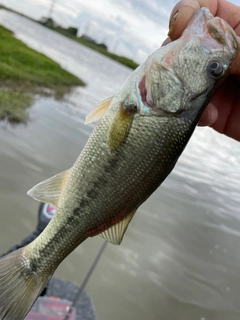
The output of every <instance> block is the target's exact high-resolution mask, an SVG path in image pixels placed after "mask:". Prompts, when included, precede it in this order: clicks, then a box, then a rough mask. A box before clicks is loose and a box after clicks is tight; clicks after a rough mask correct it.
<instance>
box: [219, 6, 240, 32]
mask: <svg viewBox="0 0 240 320" xmlns="http://www.w3.org/2000/svg"><path fill="white" fill-rule="evenodd" d="M214 15H216V16H218V17H220V18H222V19H224V20H225V21H226V22H227V23H228V24H229V25H230V26H231V27H232V28H233V29H234V30H235V32H236V33H237V35H239V36H240V6H237V5H236V4H233V3H231V2H228V1H224V0H218V5H217V11H216V13H215V14H214Z"/></svg>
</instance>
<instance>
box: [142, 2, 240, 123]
mask: <svg viewBox="0 0 240 320" xmlns="http://www.w3.org/2000/svg"><path fill="white" fill-rule="evenodd" d="M239 49H240V45H239V41H238V37H237V36H236V34H235V32H234V31H233V29H232V28H231V27H230V26H229V25H228V24H227V23H226V22H225V21H224V20H222V19H220V18H219V17H213V15H212V14H211V13H210V11H209V10H208V9H207V8H201V9H199V10H198V11H197V12H196V13H195V15H194V17H193V18H192V20H191V21H190V23H189V25H188V26H187V28H186V29H185V31H184V32H183V34H182V36H181V37H180V38H179V39H178V40H176V41H174V42H172V43H170V44H168V45H166V46H165V47H162V48H160V49H159V50H157V51H155V52H154V53H153V54H152V55H151V56H149V58H148V59H147V61H146V63H145V66H144V68H142V69H141V70H140V72H142V73H141V75H140V79H139V82H138V88H137V90H138V95H139V97H140V99H139V100H141V103H142V105H141V110H142V111H141V110H140V113H141V112H142V113H143V114H155V115H165V114H177V115H178V114H182V112H184V111H186V110H188V109H191V112H192V113H193V114H194V117H196V111H197V114H198V117H199V116H200V115H201V112H200V111H203V108H204V107H205V106H206V104H207V102H208V101H209V99H210V98H211V96H212V95H213V93H214V92H215V90H216V89H217V87H218V86H219V85H220V83H221V82H222V81H223V80H224V79H225V78H226V77H227V75H228V73H229V70H230V67H231V63H232V60H233V59H234V57H235V56H236V55H237V54H238V52H239ZM193 106H194V107H195V108H193ZM200 108H201V110H200Z"/></svg>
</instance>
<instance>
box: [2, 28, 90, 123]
mask: <svg viewBox="0 0 240 320" xmlns="http://www.w3.org/2000/svg"><path fill="white" fill-rule="evenodd" d="M81 85H85V83H84V82H83V81H82V80H80V79H79V78H77V77H76V76H74V75H72V74H71V73H69V72H68V71H66V70H64V69H62V68H61V67H60V65H59V64H58V63H56V62H54V61H53V60H51V59H50V58H48V57H46V56H45V55H44V54H41V53H39V52H37V51H35V50H33V49H31V48H29V47H28V46H27V45H25V44H24V43H23V42H21V41H20V40H18V39H16V38H14V35H13V33H12V32H11V31H9V30H8V29H6V28H4V27H3V26H0V118H1V119H2V118H5V117H7V118H8V119H9V121H13V122H17V121H18V120H17V119H19V121H21V115H22V120H23V121H25V120H26V116H25V115H26V108H25V106H26V107H27V106H29V105H31V102H32V101H33V94H34V93H38V94H44V95H46V94H47V92H48V94H49V90H46V89H50V92H51V93H50V94H52V95H54V96H57V97H62V96H64V94H65V93H67V92H69V91H70V90H71V89H72V88H73V87H75V86H81ZM1 88H2V89H1ZM6 88H7V90H5V89H6ZM31 96H32V98H31V99H30V97H31ZM11 105H12V107H11ZM20 109H21V110H22V111H20ZM14 110H15V111H14ZM14 112H15V113H16V116H14Z"/></svg>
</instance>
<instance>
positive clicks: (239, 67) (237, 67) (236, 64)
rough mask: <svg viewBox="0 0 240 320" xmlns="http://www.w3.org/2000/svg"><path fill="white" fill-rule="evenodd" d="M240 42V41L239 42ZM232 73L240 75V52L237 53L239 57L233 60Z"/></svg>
mask: <svg viewBox="0 0 240 320" xmlns="http://www.w3.org/2000/svg"><path fill="white" fill-rule="evenodd" d="M239 43H240V42H239ZM230 73H231V74H236V75H240V53H239V54H238V55H237V57H236V58H235V59H234V60H233V62H232V66H231V70H230Z"/></svg>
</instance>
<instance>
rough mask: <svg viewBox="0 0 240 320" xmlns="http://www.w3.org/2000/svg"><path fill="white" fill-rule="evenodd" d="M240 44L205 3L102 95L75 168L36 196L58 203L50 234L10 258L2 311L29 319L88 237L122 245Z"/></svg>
mask: <svg viewBox="0 0 240 320" xmlns="http://www.w3.org/2000/svg"><path fill="white" fill-rule="evenodd" d="M238 52H239V44H238V40H237V36H236V35H235V33H234V31H233V30H232V29H231V27H230V26H228V25H227V24H226V23H225V22H224V21H223V20H221V19H220V18H214V17H213V16H212V15H211V14H210V12H209V11H208V9H206V8H202V9H200V10H198V11H197V12H196V14H195V16H194V17H193V19H192V20H191V22H190V24H189V25H188V27H187V28H186V30H185V32H184V33H183V35H182V37H181V38H180V39H179V40H177V41H175V42H172V43H171V44H169V45H167V46H165V47H162V48H160V49H158V50H157V51H156V52H154V53H153V54H152V55H151V56H150V57H149V58H148V59H147V61H146V62H145V63H144V64H143V65H141V66H139V67H138V68H137V69H136V70H135V71H134V72H133V73H132V75H131V76H130V77H129V78H128V79H127V80H126V82H125V83H124V84H123V86H122V87H121V88H120V90H119V91H118V92H117V93H116V94H115V95H114V97H112V98H111V99H108V100H106V101H104V102H103V103H101V104H100V105H99V106H98V107H97V109H96V110H95V111H94V112H92V113H91V114H90V115H89V116H88V118H87V121H88V122H90V121H94V120H99V119H100V120H99V123H98V125H97V127H96V128H95V129H94V131H93V133H92V135H91V136H90V138H89V140H88V142H87V144H86V146H85V147H84V149H83V151H82V152H81V154H80V156H79V157H78V159H77V160H76V162H75V164H74V165H73V167H72V168H71V169H69V170H67V171H65V172H63V173H60V174H58V175H56V176H54V177H52V178H50V179H48V180H46V181H43V182H42V183H40V184H38V185H36V186H35V187H33V188H32V189H31V190H30V191H29V194H30V195H31V196H32V197H34V198H35V199H37V200H40V201H43V202H47V203H52V204H54V205H56V206H57V207H58V208H57V212H56V214H55V215H54V217H53V219H52V221H51V222H50V223H49V225H48V226H47V228H46V229H45V230H44V231H43V232H42V234H41V235H40V236H39V237H38V238H37V239H36V240H34V241H33V242H32V243H31V244H29V245H28V246H26V247H25V248H22V249H19V250H18V251H16V252H13V253H11V254H9V255H7V256H6V257H4V258H2V259H1V260H0V319H6V320H21V319H24V317H25V315H26V314H27V312H28V311H29V309H30V308H31V306H32V304H33V303H34V301H35V300H36V299H37V297H38V295H39V294H40V293H41V291H42V289H43V288H44V286H45V285H46V283H47V282H48V280H49V279H50V277H51V276H52V274H53V273H54V271H55V269H56V268H57V267H58V265H59V264H60V263H61V261H62V260H63V259H65V258H66V256H67V255H68V254H69V253H70V252H72V251H73V250H74V249H75V248H76V247H77V246H78V245H79V244H81V243H82V242H83V241H84V240H85V239H86V238H88V237H92V236H95V235H101V236H102V237H103V238H104V239H107V240H108V241H110V242H112V243H114V244H120V243H121V241H122V238H123V235H124V233H125V231H126V229H127V226H128V224H129V222H130V221H131V219H132V217H133V215H134V213H135V212H136V210H137V208H138V207H139V206H140V205H141V204H142V203H143V202H144V201H145V200H146V199H147V198H148V197H149V196H150V195H151V194H152V193H153V192H154V191H155V190H156V189H157V188H158V187H159V185H160V184H161V183H162V182H163V181H164V179H165V178H166V177H167V176H168V174H169V173H170V172H171V171H172V169H173V167H174V165H175V164H176V162H177V160H178V158H179V156H180V155H181V153H182V151H183V150H184V148H185V146H186V144H187V142H188V140H189V139H190V137H191V135H192V133H193V131H194V129H195V126H196V124H197V123H198V120H199V118H200V116H201V114H202V112H203V110H204V108H205V107H206V105H207V103H208V102H209V100H210V99H211V97H212V95H213V93H214V92H215V90H216V89H217V87H218V86H219V85H220V83H221V82H222V81H223V80H224V79H225V78H226V76H227V74H228V72H229V69H230V66H231V62H232V60H233V58H234V57H235V56H236V55H237V53H238Z"/></svg>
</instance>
